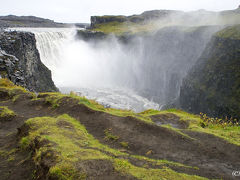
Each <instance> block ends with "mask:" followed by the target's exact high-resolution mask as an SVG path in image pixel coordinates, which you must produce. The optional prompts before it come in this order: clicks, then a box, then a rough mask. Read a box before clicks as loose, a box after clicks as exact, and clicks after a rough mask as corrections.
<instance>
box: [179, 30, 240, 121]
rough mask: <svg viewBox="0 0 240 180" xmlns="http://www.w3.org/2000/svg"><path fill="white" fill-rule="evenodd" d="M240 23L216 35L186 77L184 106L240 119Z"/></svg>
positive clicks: (183, 85)
mask: <svg viewBox="0 0 240 180" xmlns="http://www.w3.org/2000/svg"><path fill="white" fill-rule="evenodd" d="M239 50H240V26H239V25H236V26H232V27H228V28H226V29H224V30H222V31H220V32H218V33H217V34H215V35H214V37H213V38H212V40H211V42H210V43H209V44H208V46H207V48H206V49H205V51H204V53H203V54H202V56H201V57H200V59H199V60H198V61H197V64H196V65H195V66H194V67H193V69H192V70H191V71H190V72H189V74H188V75H187V77H186V78H185V80H184V81H183V84H182V87H181V93H180V104H181V107H182V108H183V109H185V110H187V111H189V112H193V113H200V112H203V113H206V114H207V115H209V116H213V117H225V116H228V117H233V118H238V119H240V102H239V99H240V51H239Z"/></svg>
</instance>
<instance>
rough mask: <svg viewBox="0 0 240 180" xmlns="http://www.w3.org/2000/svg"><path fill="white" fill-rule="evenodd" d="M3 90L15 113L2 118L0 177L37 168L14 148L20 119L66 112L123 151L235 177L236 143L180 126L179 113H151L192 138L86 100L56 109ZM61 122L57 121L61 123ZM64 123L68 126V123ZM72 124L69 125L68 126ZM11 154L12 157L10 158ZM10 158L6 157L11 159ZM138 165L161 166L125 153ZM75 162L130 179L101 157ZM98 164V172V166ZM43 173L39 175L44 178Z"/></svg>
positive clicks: (103, 175)
mask: <svg viewBox="0 0 240 180" xmlns="http://www.w3.org/2000/svg"><path fill="white" fill-rule="evenodd" d="M8 99H9V97H8V96H7V94H4V93H1V92H0V100H2V101H1V102H0V106H8V107H9V109H11V110H13V111H14V112H16V113H17V116H16V117H14V118H13V119H12V120H11V121H1V122H0V147H1V150H2V151H6V152H10V151H11V150H15V151H14V152H12V153H11V154H10V155H0V174H1V178H0V179H2V180H5V179H6V180H25V179H32V178H33V175H34V170H35V169H36V167H35V165H34V163H33V162H32V160H31V154H29V153H28V152H22V151H21V150H20V149H19V148H18V140H19V138H18V136H17V129H18V128H20V127H21V126H22V125H23V124H24V121H25V120H27V119H29V118H32V117H41V116H56V115H60V114H64V113H67V114H69V115H70V116H72V117H74V118H76V119H77V120H79V121H80V122H81V123H82V124H83V125H84V126H85V127H86V129H87V130H88V132H89V133H91V134H92V135H93V136H94V137H95V138H96V139H98V140H99V141H100V142H101V143H103V144H107V145H109V146H110V147H113V148H117V149H121V150H122V151H127V152H128V153H129V154H133V155H144V156H147V157H149V158H154V159H166V160H170V161H174V162H179V163H183V164H185V165H189V166H196V167H198V168H199V170H196V169H192V168H185V167H178V166H173V165H171V166H170V165H169V166H170V168H172V169H173V170H175V171H177V172H183V173H187V174H196V175H200V176H203V177H208V178H219V179H220V178H222V179H233V176H232V171H233V170H238V169H239V167H240V153H239V152H240V147H239V146H236V145H233V144H230V143H228V142H226V141H225V140H223V139H220V138H218V137H215V136H213V135H209V134H204V133H197V132H191V131H189V130H184V128H185V127H186V126H187V125H186V124H183V123H182V122H179V118H178V117H177V116H175V115H172V114H166V115H158V116H153V117H152V119H153V121H154V122H161V123H162V124H169V122H170V123H171V124H174V125H176V127H178V128H181V129H183V130H182V131H183V132H184V133H185V134H188V135H189V136H190V137H191V138H188V137H186V136H182V135H181V134H179V133H177V132H175V131H172V130H170V129H168V128H164V127H160V126H158V125H153V124H147V123H145V122H143V121H140V120H138V119H136V118H133V117H117V116H113V115H110V114H107V113H103V112H97V111H94V110H92V109H89V108H88V107H86V106H84V105H80V104H77V102H76V101H75V100H72V99H69V98H65V99H64V100H62V102H61V104H60V106H59V107H58V108H55V109H53V108H52V107H51V105H47V104H46V103H45V100H44V97H41V98H39V99H38V100H35V101H31V97H29V96H21V98H19V99H17V100H16V101H15V102H12V100H8ZM64 123H65V122H60V123H59V124H58V125H59V126H61V125H64V126H66V124H64ZM67 126H68V125H67ZM70 128H71V127H70ZM105 130H109V131H110V132H111V134H113V135H115V136H118V137H119V139H118V140H114V141H111V140H108V139H106V138H105V133H104V131H105ZM120 142H127V143H128V144H129V147H128V148H123V147H122V146H121V145H120ZM11 155H12V156H14V157H15V158H12V159H11ZM9 159H10V160H9ZM129 161H130V162H131V163H133V164H134V165H136V166H140V167H141V166H145V165H148V166H149V167H151V168H159V166H156V165H153V164H151V163H148V162H146V161H143V160H137V159H134V158H129ZM85 163H87V164H84V163H83V162H81V164H79V165H78V167H79V168H80V169H85V170H87V171H90V172H91V173H92V176H90V177H89V179H134V178H133V177H129V176H127V177H125V176H122V175H120V174H118V173H116V172H115V171H114V170H113V167H112V165H111V164H110V163H109V162H105V161H103V160H97V161H87V162H85ZM98 169H101V171H98ZM43 177H44V176H41V178H42V179H44V178H43Z"/></svg>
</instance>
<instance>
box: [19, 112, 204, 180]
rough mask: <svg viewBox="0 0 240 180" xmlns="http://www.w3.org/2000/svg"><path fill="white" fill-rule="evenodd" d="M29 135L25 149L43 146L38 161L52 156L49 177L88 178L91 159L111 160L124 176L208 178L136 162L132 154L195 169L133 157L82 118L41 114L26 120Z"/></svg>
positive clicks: (38, 154) (25, 142)
mask: <svg viewBox="0 0 240 180" xmlns="http://www.w3.org/2000/svg"><path fill="white" fill-rule="evenodd" d="M25 126H27V127H28V135H27V136H26V137H23V138H22V139H21V141H20V146H21V147H22V149H27V148H29V149H31V148H33V147H34V146H36V144H35V143H36V142H38V143H37V144H41V146H40V148H38V149H34V150H36V152H35V154H34V160H35V163H36V164H39V165H40V164H41V162H42V161H43V160H44V159H45V158H48V159H52V161H54V163H52V164H51V166H50V169H49V172H48V177H56V178H59V179H85V178H86V177H87V176H89V174H88V172H85V171H84V170H83V169H81V168H80V167H81V166H77V164H78V165H79V163H81V162H86V161H89V160H107V161H109V162H111V164H112V165H113V167H114V169H115V171H117V172H120V173H122V174H123V175H126V174H129V175H131V176H134V177H136V178H138V179H159V177H163V179H164V178H174V179H193V178H195V179H204V178H200V177H198V176H192V175H186V174H183V173H177V172H175V171H173V170H171V169H170V168H163V169H151V168H147V169H146V168H144V167H137V166H134V165H132V164H131V163H130V162H129V161H128V160H127V159H128V158H129V157H131V158H135V159H138V160H144V161H148V162H150V163H153V164H157V165H163V166H164V165H166V166H167V165H170V166H171V165H172V166H180V167H185V168H192V167H188V166H185V165H182V164H180V163H174V162H169V161H166V160H153V159H149V158H146V157H143V156H132V155H129V154H126V153H122V152H120V151H118V150H116V149H112V148H109V147H108V146H106V145H103V144H101V143H99V141H98V140H96V139H95V138H94V137H93V136H92V135H90V134H89V133H88V132H87V130H86V129H85V127H84V126H83V125H81V124H80V122H79V121H77V120H75V119H73V118H71V117H70V116H68V115H66V114H65V115H61V116H58V117H56V118H53V117H38V118H32V119H29V120H27V121H26V123H25Z"/></svg>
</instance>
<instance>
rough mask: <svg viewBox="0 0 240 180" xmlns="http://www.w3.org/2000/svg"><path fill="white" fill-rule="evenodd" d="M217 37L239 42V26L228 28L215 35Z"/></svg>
mask: <svg viewBox="0 0 240 180" xmlns="http://www.w3.org/2000/svg"><path fill="white" fill-rule="evenodd" d="M216 36H217V37H221V38H229V39H237V40H240V25H235V26H229V27H227V28H225V29H223V30H221V31H219V32H217V33H216Z"/></svg>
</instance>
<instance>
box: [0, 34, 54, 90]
mask: <svg viewBox="0 0 240 180" xmlns="http://www.w3.org/2000/svg"><path fill="white" fill-rule="evenodd" d="M0 48H1V50H0V74H1V76H3V77H7V78H9V79H10V80H12V81H13V82H14V83H16V84H18V85H22V86H24V87H26V88H27V89H29V90H31V91H37V92H44V91H57V88H56V86H55V85H54V83H53V81H52V78H51V71H50V70H49V69H47V67H46V66H45V65H44V64H43V63H42V62H41V60H40V56H39V53H38V50H37V48H36V40H35V37H34V34H32V33H28V32H16V31H14V32H1V33H0Z"/></svg>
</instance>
